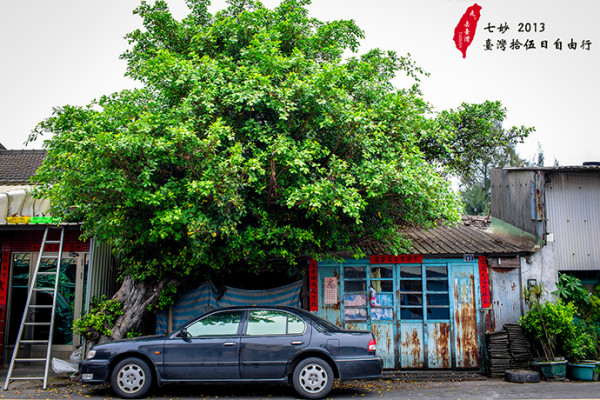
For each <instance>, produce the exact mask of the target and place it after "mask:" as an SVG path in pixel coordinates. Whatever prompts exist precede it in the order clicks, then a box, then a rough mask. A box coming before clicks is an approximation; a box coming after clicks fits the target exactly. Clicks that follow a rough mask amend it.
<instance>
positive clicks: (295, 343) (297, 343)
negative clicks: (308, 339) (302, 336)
mask: <svg viewBox="0 0 600 400" xmlns="http://www.w3.org/2000/svg"><path fill="white" fill-rule="evenodd" d="M291 344H293V345H294V346H298V345H299V344H304V342H302V341H300V340H294V341H293V342H292V343H291Z"/></svg>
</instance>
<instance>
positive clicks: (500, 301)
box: [486, 268, 521, 332]
mask: <svg viewBox="0 0 600 400" xmlns="http://www.w3.org/2000/svg"><path fill="white" fill-rule="evenodd" d="M520 271H521V270H520V269H519V268H511V269H507V268H490V282H491V292H492V313H493V318H492V321H491V322H492V323H491V324H490V326H487V324H486V331H488V332H493V331H499V330H502V328H503V327H504V324H516V323H518V321H519V318H520V317H521V285H520V281H519V274H520Z"/></svg>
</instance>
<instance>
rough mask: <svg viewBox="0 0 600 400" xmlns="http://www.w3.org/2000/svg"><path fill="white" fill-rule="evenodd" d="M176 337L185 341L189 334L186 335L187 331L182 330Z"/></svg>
mask: <svg viewBox="0 0 600 400" xmlns="http://www.w3.org/2000/svg"><path fill="white" fill-rule="evenodd" d="M177 336H179V337H182V338H184V339H187V338H189V337H190V334H189V333H188V331H187V329H185V328H183V329H182V330H181V331H179V333H178V334H177Z"/></svg>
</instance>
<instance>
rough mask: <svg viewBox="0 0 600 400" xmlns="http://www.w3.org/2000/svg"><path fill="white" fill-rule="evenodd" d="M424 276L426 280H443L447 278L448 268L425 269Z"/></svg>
mask: <svg viewBox="0 0 600 400" xmlns="http://www.w3.org/2000/svg"><path fill="white" fill-rule="evenodd" d="M425 276H426V277H427V278H445V277H447V276H448V267H445V266H440V267H425Z"/></svg>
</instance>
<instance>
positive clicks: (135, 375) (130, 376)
mask: <svg viewBox="0 0 600 400" xmlns="http://www.w3.org/2000/svg"><path fill="white" fill-rule="evenodd" d="M110 384H111V387H112V389H113V390H114V392H115V393H116V394H117V395H118V396H121V397H123V398H126V399H138V398H140V397H143V396H144V395H145V394H146V393H147V392H148V390H150V387H151V386H152V372H151V371H150V367H149V366H148V364H146V363H145V362H144V361H143V360H141V359H139V358H136V357H130V358H126V359H124V360H121V361H120V362H119V363H118V364H117V365H116V366H115V368H114V369H113V371H112V374H111V377H110Z"/></svg>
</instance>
